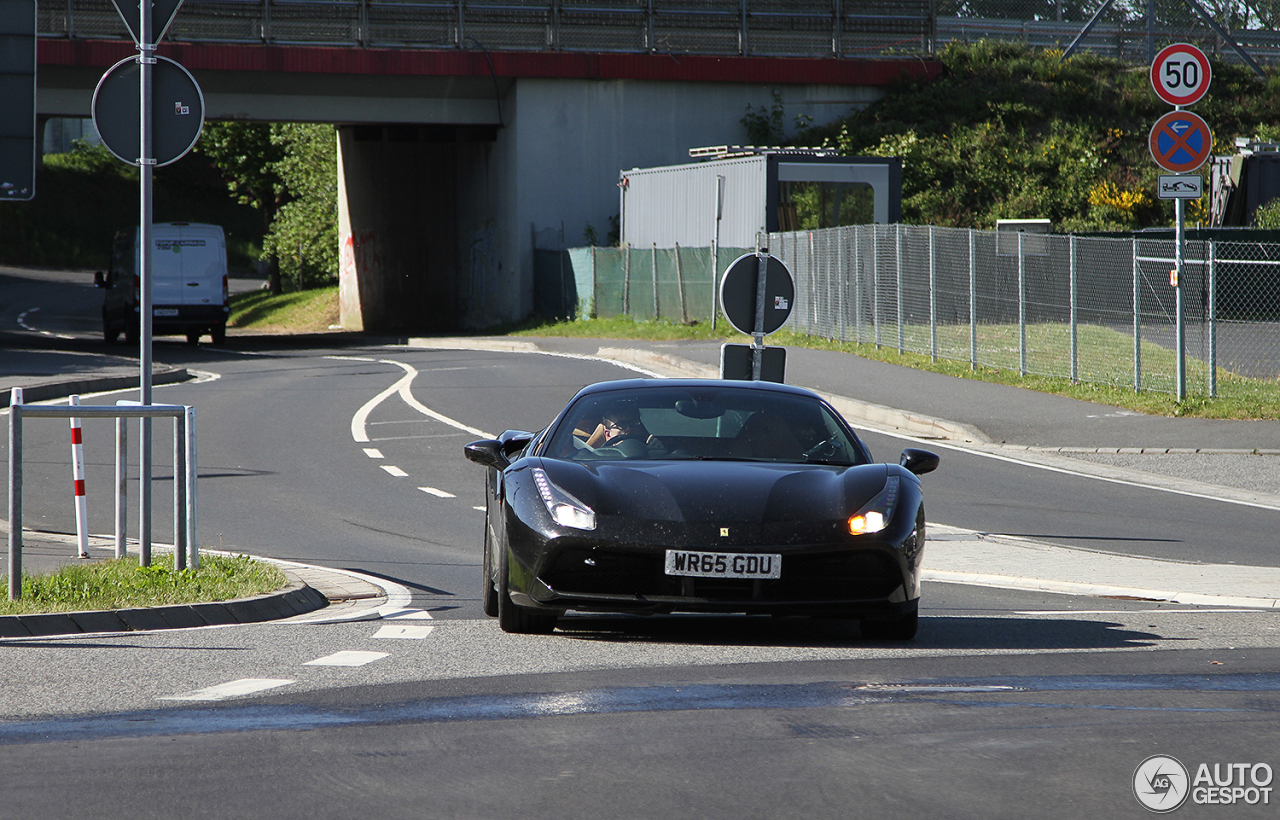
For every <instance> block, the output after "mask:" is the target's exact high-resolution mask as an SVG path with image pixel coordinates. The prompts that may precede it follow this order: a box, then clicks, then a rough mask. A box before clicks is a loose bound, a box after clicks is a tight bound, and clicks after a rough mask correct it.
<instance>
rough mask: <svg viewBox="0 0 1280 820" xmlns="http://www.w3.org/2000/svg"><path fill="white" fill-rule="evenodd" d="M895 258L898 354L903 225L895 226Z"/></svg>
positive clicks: (900, 333) (900, 316) (900, 349)
mask: <svg viewBox="0 0 1280 820" xmlns="http://www.w3.org/2000/svg"><path fill="white" fill-rule="evenodd" d="M893 228H894V235H895V243H894V257H895V262H896V263H897V271H896V272H897V282H896V283H895V286H894V290H896V291H897V301H898V304H897V307H898V352H899V353H901V352H902V348H903V334H902V312H903V311H902V225H894V226H893Z"/></svg>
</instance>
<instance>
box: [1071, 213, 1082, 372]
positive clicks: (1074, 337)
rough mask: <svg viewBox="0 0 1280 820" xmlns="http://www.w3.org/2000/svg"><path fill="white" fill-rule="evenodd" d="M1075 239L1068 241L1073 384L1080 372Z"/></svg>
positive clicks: (1073, 237)
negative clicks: (1069, 251) (1069, 253)
mask: <svg viewBox="0 0 1280 820" xmlns="http://www.w3.org/2000/svg"><path fill="white" fill-rule="evenodd" d="M1076 239H1077V237H1075V236H1072V237H1071V239H1070V240H1069V241H1068V247H1069V248H1070V250H1071V284H1070V288H1071V381H1073V382H1074V381H1078V380H1079V377H1080V370H1079V361H1080V356H1079V348H1078V347H1077V344H1078V342H1079V336H1078V334H1077V332H1076V330H1077V325H1076V320H1077V316H1076V307H1077V303H1078V301H1079V299H1078V297H1077V292H1076V291H1077V282H1076Z"/></svg>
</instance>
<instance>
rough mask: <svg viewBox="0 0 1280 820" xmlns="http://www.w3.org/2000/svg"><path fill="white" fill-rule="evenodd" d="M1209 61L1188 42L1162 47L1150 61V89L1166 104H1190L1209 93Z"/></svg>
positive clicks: (1210, 74) (1210, 76) (1210, 72)
mask: <svg viewBox="0 0 1280 820" xmlns="http://www.w3.org/2000/svg"><path fill="white" fill-rule="evenodd" d="M1212 78H1213V72H1212V71H1211V70H1210V68H1209V58H1207V57H1205V56H1204V52H1203V51H1201V50H1200V49H1198V48H1196V47H1195V46H1193V45H1191V44H1190V43H1174V44H1173V45H1171V46H1165V47H1164V48H1163V49H1161V50H1160V53H1159V54H1157V55H1156V58H1155V60H1153V61H1152V62H1151V87H1152V88H1154V89H1155V91H1156V96H1158V97H1159V98H1160V99H1162V100H1164V101H1165V102H1167V103H1169V105H1191V104H1192V103H1194V102H1196V101H1197V100H1199V99H1200V98H1201V97H1203V96H1204V95H1205V92H1206V91H1208V90H1209V80H1211V79H1212Z"/></svg>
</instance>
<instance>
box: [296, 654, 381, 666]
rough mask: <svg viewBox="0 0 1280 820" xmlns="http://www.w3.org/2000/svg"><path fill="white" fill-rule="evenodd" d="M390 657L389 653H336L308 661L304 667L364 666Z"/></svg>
mask: <svg viewBox="0 0 1280 820" xmlns="http://www.w3.org/2000/svg"><path fill="white" fill-rule="evenodd" d="M390 655H391V653H389V652H334V653H333V654H332V655H325V656H324V657H323V658H316V659H315V660H314V661H307V662H306V663H304V664H303V666H364V665H365V664H367V663H373V662H374V661H378V660H382V659H383V658H387V657H390Z"/></svg>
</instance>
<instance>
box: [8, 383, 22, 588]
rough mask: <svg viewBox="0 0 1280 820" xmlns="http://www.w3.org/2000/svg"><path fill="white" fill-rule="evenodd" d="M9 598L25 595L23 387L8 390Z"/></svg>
mask: <svg viewBox="0 0 1280 820" xmlns="http://www.w3.org/2000/svg"><path fill="white" fill-rule="evenodd" d="M9 396H10V398H9V600H10V601H16V600H18V599H19V598H21V597H22V388H21V387H15V388H13V391H12V392H11V393H10V394H9Z"/></svg>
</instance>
